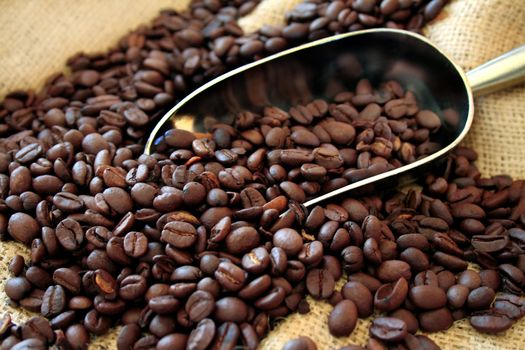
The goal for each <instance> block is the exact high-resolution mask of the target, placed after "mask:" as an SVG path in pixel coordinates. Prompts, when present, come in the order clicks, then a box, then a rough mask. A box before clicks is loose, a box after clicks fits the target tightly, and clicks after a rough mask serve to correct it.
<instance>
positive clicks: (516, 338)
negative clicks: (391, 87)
mask: <svg viewBox="0 0 525 350" xmlns="http://www.w3.org/2000/svg"><path fill="white" fill-rule="evenodd" d="M188 2H189V1H188V0H173V1H170V0H156V1H154V2H152V1H148V0H134V1H121V0H105V1H104V0H77V1H75V2H71V1H67V0H53V1H51V0H48V1H45V0H41V1H37V0H26V1H9V0H0V23H1V26H0V97H2V96H4V95H5V94H6V93H7V92H8V91H10V90H13V89H16V88H35V89H36V88H38V87H40V86H41V85H42V83H43V81H44V80H45V78H46V77H47V76H48V75H49V74H51V73H54V72H57V71H61V70H63V69H64V62H65V60H66V58H67V57H69V56H70V55H72V54H74V53H75V52H77V51H80V50H83V51H87V52H96V51H100V50H104V49H106V48H108V47H109V46H111V45H114V44H115V42H116V40H117V39H118V38H119V37H120V36H121V35H123V34H125V33H126V31H128V30H129V29H132V28H135V27H136V26H138V25H140V24H142V23H147V22H148V21H149V20H150V18H152V17H153V16H154V15H155V14H156V13H157V12H158V11H159V10H160V9H162V8H165V7H174V8H177V9H181V8H184V6H186V5H187V3H188ZM298 2H300V0H265V1H263V2H262V3H261V5H260V6H259V7H258V8H257V10H256V11H254V12H253V13H252V14H250V15H249V16H247V17H245V18H243V19H242V20H241V25H242V26H243V27H244V28H245V29H246V30H254V29H256V28H258V27H260V26H261V25H262V24H264V23H269V24H275V23H279V22H282V20H283V13H284V11H286V10H287V9H290V8H291V7H293V5H294V4H296V3H298ZM523 23H525V6H524V3H523V2H522V1H521V0H456V1H453V2H452V3H451V4H449V5H448V6H447V7H446V8H445V11H444V12H443V13H442V14H441V15H440V16H439V18H438V19H437V20H436V21H434V22H433V23H432V24H431V25H430V26H429V27H428V28H426V33H427V35H428V36H429V37H430V38H431V40H433V41H434V42H435V43H436V44H437V45H438V46H439V47H441V48H442V49H443V50H444V51H445V52H447V53H449V54H450V56H451V57H453V58H454V59H455V60H456V61H457V62H458V63H459V64H460V65H461V66H462V67H464V68H465V69H471V68H473V67H475V66H477V65H479V64H480V63H483V62H484V61H486V60H488V59H490V58H492V57H495V56H497V55H499V54H501V53H503V52H505V51H507V50H510V49H512V48H514V47H516V46H518V45H523V44H524V43H525V26H524V25H523ZM524 104H525V88H524V87H523V86H522V87H519V88H513V89H508V90H506V91H503V92H499V93H495V94H492V95H490V96H486V97H483V98H479V99H477V100H476V117H475V122H474V125H473V128H472V130H471V132H470V134H469V135H468V137H467V139H466V140H465V142H464V144H466V145H469V146H472V147H474V148H475V149H476V150H477V151H478V152H479V153H480V160H479V161H478V166H479V167H480V169H481V171H482V173H483V174H484V175H494V174H498V173H502V172H506V173H509V174H511V175H512V176H515V177H521V178H523V177H525V167H523V166H522V164H525V138H524V137H522V133H523V132H524V131H525V108H524ZM16 253H23V254H24V255H26V257H27V249H25V248H24V247H22V246H21V245H20V244H15V243H5V242H0V285H3V284H4V281H5V279H6V278H8V273H7V264H8V262H9V260H10V258H11V257H12V256H13V255H14V254H16ZM342 283H343V281H340V282H339V287H340V286H341V285H342ZM2 290H3V288H2ZM308 300H309V301H310V305H311V312H310V313H309V314H307V315H298V314H294V315H291V316H289V317H288V318H286V319H285V320H282V321H281V322H279V324H278V325H277V326H276V327H275V329H273V330H272V332H271V333H270V335H269V336H268V337H267V338H266V339H265V340H264V341H263V343H262V345H261V348H262V349H271V350H273V349H281V348H282V345H283V344H284V343H285V342H286V341H288V340H289V339H292V338H295V337H297V336H299V335H307V336H310V337H312V338H313V339H314V340H315V341H316V342H317V344H318V347H319V349H336V348H338V347H340V346H343V345H347V344H351V343H352V344H356V343H357V344H365V343H366V339H367V338H368V321H362V320H360V321H359V322H358V326H357V328H356V330H355V331H354V332H353V333H352V335H351V336H350V337H348V338H334V337H332V336H330V335H329V332H328V329H327V324H326V320H327V316H328V313H329V312H330V310H331V306H330V305H329V304H327V303H322V302H315V301H313V300H311V299H308ZM0 309H6V311H8V312H10V313H11V314H12V315H13V318H14V319H15V320H17V321H19V320H23V319H26V318H27V317H28V316H29V315H30V314H29V313H28V312H25V311H23V310H21V309H19V308H14V307H12V306H11V305H10V303H9V301H8V299H7V298H6V296H5V294H4V293H3V291H2V292H1V293H0ZM116 334H117V332H116V331H113V332H111V333H110V334H108V335H106V336H104V337H98V338H97V339H94V342H93V343H92V345H91V347H90V348H91V349H115V345H114V344H115V338H116ZM430 337H431V338H433V339H434V340H436V341H437V342H438V344H439V345H440V346H441V347H442V348H443V349H487V350H489V349H509V350H510V349H516V350H518V349H523V348H525V322H520V323H518V324H516V325H515V326H514V327H513V328H512V329H511V330H509V331H507V332H505V334H503V335H499V336H488V335H483V334H479V333H477V332H475V331H474V330H473V329H472V328H471V327H470V326H469V324H468V322H467V321H460V322H456V323H455V324H454V326H453V327H452V328H451V329H450V330H448V331H447V332H442V333H435V334H431V335H430Z"/></svg>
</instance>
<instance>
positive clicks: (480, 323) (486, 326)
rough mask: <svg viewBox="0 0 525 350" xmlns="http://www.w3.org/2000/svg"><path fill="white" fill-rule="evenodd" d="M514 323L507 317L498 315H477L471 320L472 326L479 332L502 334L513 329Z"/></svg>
mask: <svg viewBox="0 0 525 350" xmlns="http://www.w3.org/2000/svg"><path fill="white" fill-rule="evenodd" d="M513 323H514V322H513V321H512V320H511V319H509V318H508V317H506V316H503V315H497V314H493V315H491V314H485V315H476V316H472V317H471V318H470V324H471V325H472V327H474V328H475V329H476V330H477V331H478V332H482V333H489V334H495V333H501V332H504V331H506V330H507V329H509V328H510V327H512V325H513Z"/></svg>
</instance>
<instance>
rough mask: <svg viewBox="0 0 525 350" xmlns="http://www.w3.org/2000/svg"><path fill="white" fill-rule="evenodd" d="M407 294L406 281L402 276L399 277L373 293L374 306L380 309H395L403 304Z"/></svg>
mask: <svg viewBox="0 0 525 350" xmlns="http://www.w3.org/2000/svg"><path fill="white" fill-rule="evenodd" d="M411 291H412V290H411ZM407 294H408V283H407V281H406V280H405V279H404V278H403V277H400V278H399V279H398V280H397V281H396V282H395V283H387V284H384V285H382V286H381V287H379V289H377V291H376V293H375V295H374V306H375V308H376V309H378V310H381V311H392V310H395V309H397V308H398V307H399V306H401V304H403V302H404V301H405V299H406V297H407Z"/></svg>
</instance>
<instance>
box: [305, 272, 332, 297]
mask: <svg viewBox="0 0 525 350" xmlns="http://www.w3.org/2000/svg"><path fill="white" fill-rule="evenodd" d="M334 288H335V280H334V277H333V275H332V274H331V273H330V272H329V271H328V270H323V269H312V270H310V271H309V272H308V274H307V276H306V289H307V290H308V293H310V294H311V295H312V296H313V297H314V298H316V299H327V298H329V297H330V296H331V295H332V293H333V292H334Z"/></svg>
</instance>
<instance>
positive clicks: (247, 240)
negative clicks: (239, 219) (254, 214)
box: [225, 227, 259, 254]
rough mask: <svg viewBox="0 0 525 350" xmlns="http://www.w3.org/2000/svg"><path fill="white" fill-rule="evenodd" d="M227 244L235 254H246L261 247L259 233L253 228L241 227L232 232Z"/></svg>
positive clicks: (227, 238)
mask: <svg viewBox="0 0 525 350" xmlns="http://www.w3.org/2000/svg"><path fill="white" fill-rule="evenodd" d="M225 243H226V248H227V249H228V251H229V252H231V253H233V254H242V253H246V252H248V251H250V250H251V249H253V248H255V247H257V246H258V245H259V233H258V232H257V230H256V229H254V228H252V227H240V228H238V229H235V230H233V231H231V233H230V234H229V235H228V236H227V237H226V240H225Z"/></svg>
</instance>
